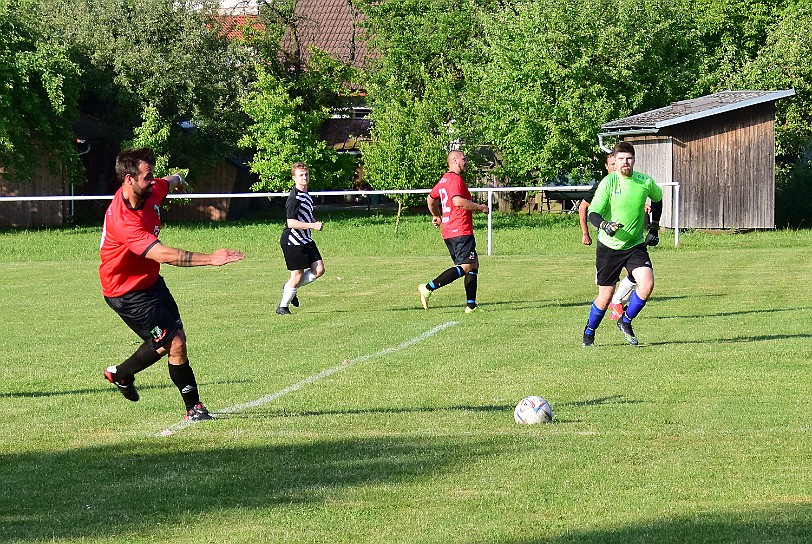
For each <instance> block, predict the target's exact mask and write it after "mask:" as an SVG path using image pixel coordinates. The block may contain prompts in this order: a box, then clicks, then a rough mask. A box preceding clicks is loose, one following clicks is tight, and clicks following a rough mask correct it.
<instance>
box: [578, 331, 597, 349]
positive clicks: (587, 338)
mask: <svg viewBox="0 0 812 544" xmlns="http://www.w3.org/2000/svg"><path fill="white" fill-rule="evenodd" d="M581 345H582V346H583V347H585V348H591V347H594V346H595V335H594V334H587V333H584V341H583V343H582V344H581Z"/></svg>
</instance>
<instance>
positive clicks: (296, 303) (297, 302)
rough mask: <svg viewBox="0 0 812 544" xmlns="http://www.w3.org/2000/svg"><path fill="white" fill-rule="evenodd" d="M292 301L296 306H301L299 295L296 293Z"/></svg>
mask: <svg viewBox="0 0 812 544" xmlns="http://www.w3.org/2000/svg"><path fill="white" fill-rule="evenodd" d="M290 303H291V304H293V307H294V308H298V307H299V295H295V296H294V297H293V298H292V299H290Z"/></svg>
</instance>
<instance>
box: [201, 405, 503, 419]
mask: <svg viewBox="0 0 812 544" xmlns="http://www.w3.org/2000/svg"><path fill="white" fill-rule="evenodd" d="M513 408H514V407H513V406H512V405H508V404H493V405H484V406H472V405H457V406H421V407H400V408H389V407H385V408H363V409H357V410H303V411H297V412H292V411H287V410H284V409H278V410H251V411H247V412H240V413H234V414H218V413H217V411H216V410H212V413H213V414H214V415H215V416H216V417H217V419H257V417H311V416H352V415H365V414H409V413H418V414H419V413H432V412H506V413H511V414H512V413H513Z"/></svg>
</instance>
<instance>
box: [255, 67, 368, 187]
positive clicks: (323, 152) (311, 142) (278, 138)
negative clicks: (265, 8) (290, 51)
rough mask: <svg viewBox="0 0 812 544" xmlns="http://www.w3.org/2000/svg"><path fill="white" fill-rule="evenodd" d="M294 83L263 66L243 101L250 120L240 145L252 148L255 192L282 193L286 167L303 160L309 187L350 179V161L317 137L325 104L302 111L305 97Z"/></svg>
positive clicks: (287, 176)
mask: <svg viewBox="0 0 812 544" xmlns="http://www.w3.org/2000/svg"><path fill="white" fill-rule="evenodd" d="M294 85H295V84H294V83H293V82H290V81H285V80H282V79H280V78H279V77H277V76H276V75H275V74H272V73H270V72H268V71H266V70H264V69H262V68H259V69H258V72H257V81H256V83H254V84H253V85H252V87H251V90H250V92H249V93H248V94H247V96H246V97H245V98H244V99H243V101H242V105H243V108H244V110H245V112H246V113H247V114H248V115H249V116H250V117H251V118H252V119H253V120H254V123H253V124H252V125H251V126H249V127H248V129H247V131H246V133H245V135H244V136H243V137H242V139H241V140H240V145H241V146H243V147H246V148H253V149H255V154H254V158H253V159H252V161H251V171H252V172H254V173H256V174H258V175H259V177H260V181H259V182H258V183H256V184H254V186H253V187H252V188H253V189H254V190H255V191H284V190H287V189H290V187H292V186H293V180H292V179H291V172H290V167H291V165H292V164H293V163H294V162H296V161H302V162H304V163H305V164H307V165H308V167H309V168H310V170H311V175H312V177H311V179H312V181H311V186H312V188H313V189H326V188H334V187H340V188H346V187H347V186H349V184H350V180H351V179H352V167H353V161H352V159H351V158H350V157H348V156H346V155H344V156H342V155H339V154H338V152H336V150H335V149H332V148H329V147H328V146H327V144H326V143H325V142H324V141H323V140H321V139H320V138H319V130H320V129H321V126H322V124H323V123H324V121H325V120H326V119H327V118H328V117H329V116H330V110H329V109H328V108H327V107H324V106H322V107H320V108H318V109H309V110H305V109H302V108H301V106H302V104H303V102H304V99H303V98H302V97H301V96H295V93H294V92H293V90H294V88H295V87H294Z"/></svg>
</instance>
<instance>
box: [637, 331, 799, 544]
mask: <svg viewBox="0 0 812 544" xmlns="http://www.w3.org/2000/svg"><path fill="white" fill-rule="evenodd" d="M794 338H812V334H809V333H801V334H759V335H754V336H734V337H733V338H707V339H699V340H669V341H668V342H646V345H649V346H671V345H677V344H681V345H693V344H697V345H701V344H735V343H740V342H769V341H772V340H791V339H794ZM810 542H812V541H810Z"/></svg>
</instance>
